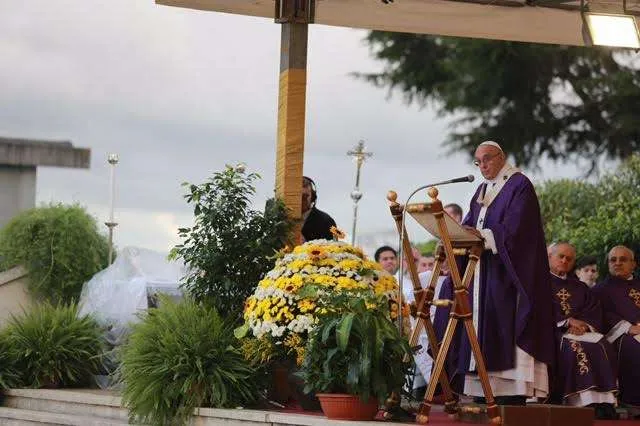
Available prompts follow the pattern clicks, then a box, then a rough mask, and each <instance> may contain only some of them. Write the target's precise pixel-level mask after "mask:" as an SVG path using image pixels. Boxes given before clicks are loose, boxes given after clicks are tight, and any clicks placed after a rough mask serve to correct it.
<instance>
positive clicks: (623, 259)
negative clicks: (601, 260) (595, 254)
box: [609, 256, 631, 263]
mask: <svg viewBox="0 0 640 426" xmlns="http://www.w3.org/2000/svg"><path fill="white" fill-rule="evenodd" d="M630 260H631V258H629V257H626V256H620V257H615V256H613V257H610V258H609V263H616V262H617V261H620V262H621V263H624V262H629V261H630Z"/></svg>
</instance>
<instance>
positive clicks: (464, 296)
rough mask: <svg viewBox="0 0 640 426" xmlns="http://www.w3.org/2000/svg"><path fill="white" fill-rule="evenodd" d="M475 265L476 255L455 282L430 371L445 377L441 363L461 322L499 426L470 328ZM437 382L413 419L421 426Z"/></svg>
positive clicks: (490, 411) (431, 382)
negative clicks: (444, 329)
mask: <svg viewBox="0 0 640 426" xmlns="http://www.w3.org/2000/svg"><path fill="white" fill-rule="evenodd" d="M477 262H478V256H477V255H476V254H471V255H470V256H469V263H468V265H467V269H466V271H465V275H464V278H463V280H462V282H460V281H458V282H457V283H456V282H455V281H456V280H454V286H455V291H454V295H455V299H454V300H455V303H454V308H453V311H452V312H451V314H450V315H449V323H448V324H447V329H446V331H445V334H444V339H443V341H442V346H441V347H440V350H439V351H438V356H437V357H436V360H435V365H434V367H433V370H432V371H431V377H432V378H435V377H438V378H439V377H441V375H442V374H443V373H444V363H445V359H446V356H447V353H448V352H449V348H450V346H451V341H452V339H453V335H454V332H455V329H456V326H457V325H458V321H459V320H462V321H463V323H464V326H465V330H466V332H467V336H468V337H469V342H470V343H471V349H472V351H473V355H474V357H475V359H476V364H477V368H478V376H479V378H480V382H481V384H482V390H483V391H484V395H485V398H486V400H487V414H488V416H489V417H490V418H491V422H492V423H494V424H499V423H501V422H502V419H501V418H500V416H499V411H498V406H497V405H496V403H495V400H494V397H493V392H492V390H491V385H490V383H489V375H488V374H487V369H486V366H485V363H484V356H483V355H482V351H481V350H480V344H479V343H478V337H477V335H476V330H475V328H474V326H473V318H472V315H473V314H472V312H471V307H470V305H469V291H468V290H467V288H468V286H469V282H470V281H471V278H472V277H473V272H474V271H475V267H476V263H477ZM437 383H438V381H437V380H429V386H428V387H427V393H426V395H425V397H424V401H423V403H422V405H421V406H420V410H419V412H418V415H417V417H416V422H418V423H421V424H426V423H428V422H429V413H430V412H431V403H432V401H433V395H434V393H435V391H436V385H437Z"/></svg>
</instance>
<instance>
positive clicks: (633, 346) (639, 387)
mask: <svg viewBox="0 0 640 426" xmlns="http://www.w3.org/2000/svg"><path fill="white" fill-rule="evenodd" d="M607 263H608V266H609V276H608V277H607V278H606V279H605V280H604V281H603V282H602V283H600V284H598V285H597V286H596V287H595V288H594V291H595V292H596V294H598V296H600V300H601V302H602V308H603V310H604V321H605V327H606V328H607V329H608V330H609V332H608V333H607V340H609V342H611V343H613V344H614V345H615V347H616V348H617V351H618V357H619V358H618V363H619V365H618V380H619V387H620V399H621V400H622V402H623V403H624V404H626V405H628V406H631V407H632V408H635V410H632V412H633V414H635V415H638V414H640V410H638V409H640V369H638V359H640V281H639V280H637V279H634V278H633V271H634V270H635V268H636V261H635V256H634V253H633V251H631V250H630V249H629V248H628V247H625V246H616V247H614V248H612V249H611V251H609V255H608V256H607Z"/></svg>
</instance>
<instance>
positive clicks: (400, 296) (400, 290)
mask: <svg viewBox="0 0 640 426" xmlns="http://www.w3.org/2000/svg"><path fill="white" fill-rule="evenodd" d="M473 180H474V176H473V175H469V176H465V177H463V178H456V179H449V180H444V181H441V182H436V183H430V184H427V185H422V186H419V187H418V188H416V189H415V190H414V191H413V192H412V193H411V194H409V196H408V197H407V201H406V202H405V203H404V206H403V207H402V221H401V222H400V225H401V230H400V237H399V239H398V240H399V245H398V257H399V258H400V268H399V269H398V278H399V281H400V282H399V283H398V293H399V294H398V303H399V306H398V329H399V330H400V334H402V321H403V318H402V316H403V315H402V306H403V305H402V303H403V301H404V261H403V254H404V253H403V252H404V250H403V247H402V245H403V243H404V236H405V234H406V230H405V218H406V214H407V205H408V204H409V201H410V200H411V197H413V196H414V195H415V194H416V193H417V192H419V191H422V190H423V189H427V188H430V187H432V186H436V185H448V184H451V183H458V182H473Z"/></svg>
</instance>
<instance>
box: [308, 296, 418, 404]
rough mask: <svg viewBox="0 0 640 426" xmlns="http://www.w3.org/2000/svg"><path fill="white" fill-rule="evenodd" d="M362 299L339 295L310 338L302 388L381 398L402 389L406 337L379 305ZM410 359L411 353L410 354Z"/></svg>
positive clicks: (404, 371) (365, 397) (409, 350)
mask: <svg viewBox="0 0 640 426" xmlns="http://www.w3.org/2000/svg"><path fill="white" fill-rule="evenodd" d="M379 305H380V304H379V303H371V302H369V301H367V300H366V299H363V298H353V297H346V296H337V297H336V298H335V303H334V304H333V306H334V309H333V310H332V311H331V312H329V313H328V314H327V315H325V316H322V317H320V319H319V323H318V325H317V327H316V328H315V329H314V330H313V331H312V333H311V336H310V338H309V341H308V344H307V347H306V351H305V359H304V363H303V365H302V369H301V372H300V376H301V377H302V378H303V379H304V381H305V383H306V386H305V392H311V391H314V392H316V393H348V394H352V395H358V396H359V397H360V399H361V400H362V401H368V400H369V398H370V397H371V396H373V397H375V398H376V399H377V400H378V401H380V402H382V401H383V400H384V399H385V398H387V397H388V396H389V395H390V394H391V392H392V391H400V389H401V388H402V386H403V384H404V383H405V376H406V375H407V373H408V369H409V366H410V365H409V364H407V363H405V362H404V361H403V358H404V356H405V355H410V354H411V349H410V347H409V343H408V342H407V340H406V339H405V338H404V337H402V336H401V335H400V332H399V331H398V329H397V328H396V326H395V325H394V324H393V323H392V322H391V321H390V320H389V319H388V314H387V313H386V312H384V310H383V309H379V308H377V309H372V308H371V306H379ZM408 358H409V359H411V356H409V357H408Z"/></svg>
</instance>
